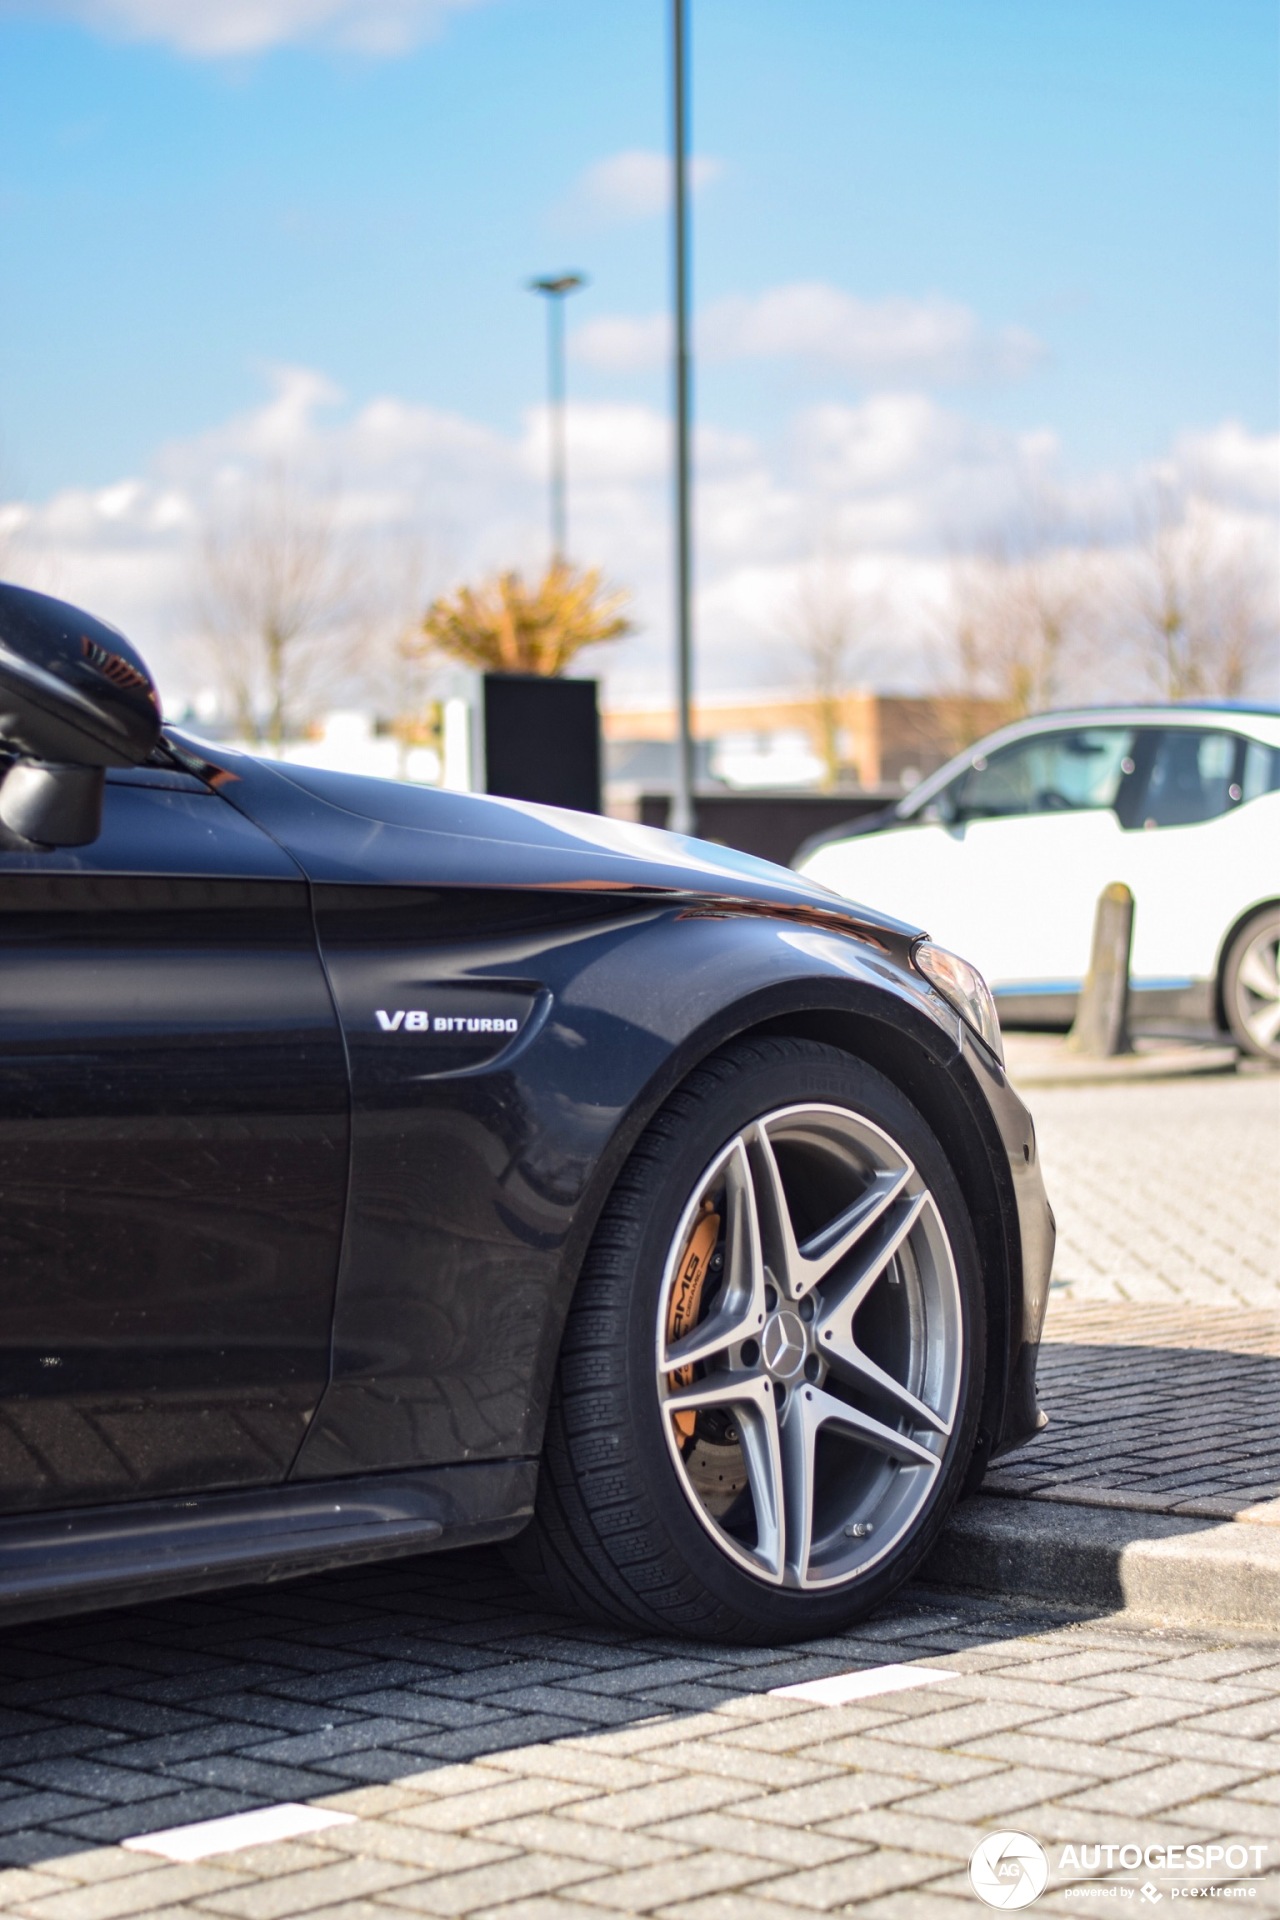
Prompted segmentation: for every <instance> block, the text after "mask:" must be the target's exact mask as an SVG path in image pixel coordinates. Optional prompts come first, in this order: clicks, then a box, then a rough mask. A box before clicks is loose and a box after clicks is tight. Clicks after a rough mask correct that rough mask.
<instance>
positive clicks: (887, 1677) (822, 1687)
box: [769, 1664, 960, 1707]
mask: <svg viewBox="0 0 1280 1920" xmlns="http://www.w3.org/2000/svg"><path fill="white" fill-rule="evenodd" d="M959 1678H960V1675H959V1674H958V1673H956V1672H955V1671H954V1669H952V1668H950V1667H907V1666H901V1665H896V1664H895V1665H891V1666H887V1667H860V1668H859V1669H858V1671H857V1672H856V1673H829V1674H828V1675H827V1677H826V1679H825V1680H799V1681H797V1682H796V1684H795V1686H793V1687H770V1689H769V1691H770V1693H771V1694H774V1695H776V1696H777V1697H778V1698H779V1699H782V1700H812V1701H814V1702H815V1703H816V1704H817V1705H818V1706H820V1707H842V1706H844V1704H845V1702H846V1701H848V1700H870V1699H873V1698H874V1696H875V1695H876V1694H877V1693H901V1692H902V1690H903V1689H904V1688H905V1687H931V1686H932V1685H933V1683H934V1681H935V1680H958V1679H959Z"/></svg>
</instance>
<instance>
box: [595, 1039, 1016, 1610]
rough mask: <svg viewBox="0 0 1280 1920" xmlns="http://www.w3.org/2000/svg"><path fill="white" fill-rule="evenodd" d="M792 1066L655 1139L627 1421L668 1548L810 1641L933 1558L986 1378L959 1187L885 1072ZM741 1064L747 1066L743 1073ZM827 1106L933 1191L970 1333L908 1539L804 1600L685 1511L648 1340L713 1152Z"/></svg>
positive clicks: (744, 1077)
mask: <svg viewBox="0 0 1280 1920" xmlns="http://www.w3.org/2000/svg"><path fill="white" fill-rule="evenodd" d="M805 1055H806V1056H807V1057H794V1056H793V1057H791V1058H788V1059H785V1060H777V1061H776V1062H771V1063H768V1064H766V1063H765V1062H763V1061H759V1062H758V1063H756V1064H755V1065H754V1067H748V1068H747V1069H746V1070H745V1071H742V1072H740V1073H738V1074H736V1075H735V1076H734V1077H733V1079H731V1080H730V1081H728V1083H727V1084H722V1085H721V1086H719V1087H717V1088H716V1089H715V1090H714V1091H713V1092H711V1093H710V1094H709V1095H708V1097H706V1098H704V1099H702V1100H700V1101H699V1102H698V1105H697V1107H696V1108H695V1109H694V1111H693V1114H692V1116H686V1121H687V1123H686V1125H685V1126H683V1127H681V1128H678V1129H675V1130H673V1131H672V1132H671V1133H669V1134H668V1135H667V1136H666V1137H665V1138H664V1141H663V1149H662V1151H661V1152H660V1153H659V1154H658V1155H657V1156H655V1160H654V1162H653V1164H652V1174H653V1188H652V1191H651V1196H650V1198H651V1204H650V1206H649V1207H648V1209H647V1212H646V1214H645V1217H644V1222H643V1226H642V1227H641V1230H640V1233H639V1236H638V1239H637V1242H636V1245H635V1249H634V1263H633V1267H632V1289H631V1297H630V1300H629V1303H628V1323H629V1324H628V1341H627V1346H628V1355H627V1370H626V1392H627V1399H628V1403H629V1404H628V1406H627V1408H626V1410H625V1417H626V1418H627V1419H628V1420H629V1422H630V1424H631V1430H632V1431H633V1432H634V1433H635V1434H636V1437H637V1442H638V1446H637V1459H638V1461H639V1463H640V1471H641V1474H642V1476H643V1478H644V1480H645V1482H646V1485H645V1489H644V1490H645V1493H646V1494H647V1495H648V1501H649V1502H650V1503H651V1504H652V1507H653V1509H654V1511H655V1513H656V1514H657V1516H658V1517H659V1525H660V1526H661V1527H662V1528H663V1529H664V1531H665V1532H666V1533H667V1534H668V1536H669V1538H670V1543H671V1546H672V1548H673V1549H674V1550H675V1552H676V1553H677V1554H678V1556H679V1557H680V1559H681V1560H682V1561H683V1562H684V1563H685V1564H686V1565H687V1566H688V1567H689V1570H690V1572H691V1573H693V1574H694V1576H695V1577H696V1578H697V1580H698V1581H699V1582H700V1583H701V1584H702V1585H703V1586H704V1587H705V1588H706V1589H707V1591H708V1592H709V1593H710V1594H712V1595H714V1596H715V1598H716V1599H717V1600H718V1601H720V1602H721V1604H722V1605H723V1606H724V1607H726V1608H729V1609H732V1610H733V1611H735V1612H738V1613H742V1614H745V1615H748V1616H750V1617H751V1618H753V1619H754V1620H756V1621H757V1622H759V1623H760V1624H761V1625H764V1626H767V1627H769V1628H771V1629H773V1630H776V1631H777V1632H778V1633H779V1634H781V1635H786V1634H788V1633H791V1634H794V1633H795V1632H796V1631H797V1630H801V1631H803V1630H805V1629H806V1628H808V1629H811V1630H812V1631H813V1632H814V1633H820V1632H823V1631H825V1630H827V1629H828V1628H829V1627H830V1626H832V1625H834V1624H838V1623H841V1622H844V1621H846V1620H848V1619H849V1618H850V1617H851V1616H852V1615H853V1614H854V1613H859V1614H860V1613H863V1612H865V1611H867V1610H868V1609H869V1608H870V1607H872V1606H874V1605H875V1604H876V1603H877V1602H878V1601H879V1600H881V1599H883V1598H884V1597H885V1595H886V1594H888V1593H889V1592H891V1591H892V1590H893V1589H894V1588H895V1587H897V1586H898V1585H900V1584H901V1582H902V1581H903V1580H904V1579H906V1578H908V1577H909V1576H910V1574H911V1573H912V1572H913V1571H914V1570H915V1569H916V1568H917V1567H918V1565H919V1564H920V1561H921V1560H922V1559H923V1558H924V1556H925V1554H926V1553H927V1552H928V1549H929V1547H930V1546H931V1545H932V1543H933V1540H934V1539H935V1538H936V1536H937V1533H938V1532H939V1531H940V1529H941V1526H942V1524H943V1521H944V1520H945V1518H946V1515H947V1513H948V1512H949V1510H950V1507H951V1505H952V1502H953V1499H954V1497H955V1495H956V1494H957V1493H958V1491H959V1489H960V1487H961V1485H962V1483H963V1480H964V1476H965V1473H966V1470H967V1468H968V1464H969V1458H970V1455H971V1453H972V1450H973V1442H974V1438H975V1435H976V1431H977V1421H978V1410H979V1405H980V1401H981V1394H982V1382H983V1375H984V1371H985V1367H984V1361H985V1312H984V1302H983V1294H982V1285H981V1278H980V1273H979V1266H978V1259H977V1253H976V1249H975V1246H974V1240H973V1232H972V1228H971V1226H970V1224H969V1216H968V1210H967V1208H966V1206H965V1204H964V1200H963V1198H962V1196H961V1193H960V1189H959V1185H958V1183H957V1181H956V1179H955V1175H954V1173H953V1172H952V1169H951V1166H950V1163H949V1162H948V1160H947V1159H946V1156H945V1154H944V1153H943V1151H942V1148H941V1147H940V1145H939V1144H938V1142H937V1140H936V1138H935V1137H934V1135H933V1133H932V1132H931V1130H930V1129H929V1127H928V1125H927V1123H926V1122H925V1121H924V1120H923V1119H922V1117H921V1116H920V1114H919V1113H918V1112H917V1110H916V1109H915V1107H913V1106H912V1105H911V1103H910V1102H909V1101H908V1100H907V1099H906V1098H905V1096H904V1095H903V1094H901V1093H900V1092H899V1091H898V1089H897V1088H896V1087H894V1086H893V1085H892V1084H891V1083H890V1082H889V1081H888V1080H886V1079H885V1078H884V1077H883V1076H882V1075H881V1074H879V1073H877V1072H875V1071H874V1070H873V1069H872V1068H869V1067H866V1066H864V1065H862V1064H861V1063H860V1062H858V1061H856V1060H853V1059H851V1058H849V1057H848V1056H847V1055H843V1054H841V1053H839V1052H838V1051H837V1050H836V1049H835V1048H832V1047H827V1046H824V1045H821V1044H820V1043H817V1042H808V1043H805ZM744 1064H745V1063H744ZM804 1102H825V1103H829V1104H831V1105H833V1106H840V1107H845V1108H847V1109H848V1110H849V1111H850V1112H853V1113H856V1114H857V1115H859V1116H860V1117H862V1118H864V1119H868V1120H871V1121H873V1122H874V1123H875V1124H876V1125H877V1126H880V1127H882V1128H883V1129H884V1131H885V1132H886V1133H888V1134H889V1135H890V1137H891V1138H892V1139H894V1140H895V1141H896V1142H897V1143H898V1144H899V1145H900V1146H902V1147H903V1148H905V1150H906V1151H907V1153H908V1154H910V1156H911V1158H912V1159H913V1160H914V1161H915V1163H916V1166H917V1168H918V1170H919V1172H920V1174H921V1176H922V1177H923V1179H924V1181H925V1183H926V1185H927V1186H928V1187H929V1189H930V1192H931V1193H932V1195H933V1198H934V1200H935V1201H936V1203H937V1205H938V1209H939V1212H940V1214H941V1216H942V1220H943V1225H944V1227H945V1229H946V1232H947V1236H948V1239H949V1240H950V1243H951V1248H952V1253H953V1256H954V1259H955V1263H956V1272H957V1276H958V1279H959V1284H960V1299H961V1323H962V1326H963V1328H964V1332H965V1351H964V1355H963V1359H962V1370H961V1381H960V1393H959V1399H958V1408H959V1412H958V1416H957V1422H956V1429H955V1436H954V1440H953V1444H952V1447H951V1450H950V1453H949V1455H948V1457H947V1459H946V1462H945V1464H944V1466H943V1468H942V1471H941V1472H940V1473H939V1474H938V1475H937V1478H936V1480H935V1483H934V1486H933V1488H932V1489H931V1491H930V1494H929V1498H928V1500H927V1502H926V1504H925V1506H924V1507H923V1509H922V1510H921V1512H920V1513H919V1514H918V1515H917V1517H916V1520H915V1522H914V1524H913V1525H912V1527H911V1529H910V1530H909V1532H908V1533H907V1535H906V1536H905V1537H904V1538H903V1539H902V1540H901V1541H900V1542H899V1543H898V1544H897V1546H896V1547H894V1548H893V1549H892V1550H891V1551H890V1552H889V1554H888V1555H887V1556H886V1558H885V1559H884V1561H883V1562H880V1563H878V1564H877V1565H876V1566H875V1567H874V1568H872V1569H871V1570H869V1571H868V1572H867V1573H866V1574H865V1575H862V1576H855V1577H854V1578H853V1579H851V1580H849V1581H847V1582H845V1583H843V1584H842V1585H840V1586H838V1587H829V1588H823V1589H818V1590H810V1591H807V1592H797V1591H796V1590H795V1589H785V1588H778V1587H775V1586H772V1585H770V1584H768V1583H767V1582H765V1581H762V1580H757V1579H754V1578H753V1577H752V1576H751V1575H750V1574H749V1573H747V1572H746V1571H745V1570H744V1569H742V1568H740V1567H738V1566H736V1565H735V1564H734V1562H733V1561H731V1560H730V1559H729V1558H728V1557H727V1555H725V1554H724V1553H723V1552H721V1551H720V1550H719V1549H718V1548H717V1546H716V1544H715V1542H714V1540H713V1539H712V1537H711V1536H710V1535H709V1533H708V1531H707V1529H706V1527H705V1526H704V1525H703V1523H702V1522H701V1521H700V1520H699V1519H698V1517H697V1516H696V1514H695V1513H694V1512H693V1509H692V1507H691V1506H690V1503H689V1498H688V1495H687V1494H686V1492H685V1489H684V1486H683V1484H682V1481H681V1479H680V1476H679V1473H678V1470H677V1468H676V1466H675V1463H674V1461H673V1460H672V1458H671V1453H670V1449H669V1447H668V1444H667V1439H666V1434H665V1431H664V1416H663V1413H662V1407H661V1401H660V1398H659V1395H658V1392H657V1386H656V1365H655V1336H656V1327H657V1317H658V1308H659V1302H660V1298H661V1292H662V1282H663V1277H664V1274H665V1271H666V1265H667V1260H668V1256H669V1254H670V1250H671V1244H672V1241H673V1239H674V1237H675V1234H676V1231H677V1229H678V1227H679V1224H680V1220H681V1216H682V1215H683V1213H684V1210H685V1208H686V1206H687V1205H688V1202H689V1199H690V1196H691V1195H692V1194H693V1193H694V1192H695V1191H696V1189H697V1187H698V1185H699V1184H700V1182H701V1180H702V1178H703V1176H704V1173H705V1171H706V1169H707V1168H708V1167H709V1166H710V1164H711V1162H712V1161H713V1160H714V1159H715V1157H716V1155H717V1154H718V1153H719V1152H720V1150H721V1149H722V1148H723V1147H724V1146H725V1145H726V1144H727V1143H728V1141H729V1140H731V1139H732V1138H733V1137H734V1135H735V1134H736V1133H738V1132H740V1131H741V1129H742V1128H743V1127H744V1126H746V1125H747V1124H748V1123H749V1122H750V1121H752V1120H754V1119H756V1118H758V1117H759V1116H760V1115H762V1114H766V1113H769V1112H772V1111H775V1110H776V1109H778V1108H780V1107H786V1106H790V1105H796V1104H801V1103H804Z"/></svg>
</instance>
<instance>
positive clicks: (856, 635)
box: [782, 554, 878, 788]
mask: <svg viewBox="0 0 1280 1920" xmlns="http://www.w3.org/2000/svg"><path fill="white" fill-rule="evenodd" d="M877 617H878V613H877V608H876V606H875V604H874V602H873V601H872V600H871V599H870V598H869V597H868V596H867V595H866V594H864V593H860V592H859V591H858V590H857V588H855V586H854V583H853V578H852V572H851V568H850V565H849V563H848V561H847V560H845V561H842V560H839V559H837V558H836V557H835V556H834V555H831V554H823V555H821V556H819V557H818V558H816V559H814V560H812V561H810V562H809V564H808V565H807V566H806V567H805V568H804V570H803V572H802V573H801V576H800V580H799V584H798V585H797V587H796V590H795V593H794V595H793V596H792V599H791V601H790V603H789V604H788V605H787V606H786V607H785V608H784V611H783V616H782V628H783V633H784V635H785V640H786V646H787V654H788V661H789V664H790V665H791V666H792V667H793V668H794V664H795V661H796V659H797V658H798V659H799V661H800V663H801V665H802V668H803V672H804V678H805V681H806V684H807V686H808V688H809V690H810V694H811V697H812V700H813V709H814V717H815V719H816V721H817V730H818V752H819V755H820V757H821V760H822V766H823V774H822V784H823V786H824V787H826V788H831V787H834V786H836V785H837V784H838V782H839V780H840V778H841V775H842V774H846V773H847V772H848V771H849V769H848V767H847V765H846V760H847V754H846V751H845V747H844V741H843V732H844V727H843V706H844V701H845V697H846V695H847V694H849V693H850V692H851V690H852V688H853V687H854V685H855V683H856V682H857V681H858V680H859V679H860V678H861V679H865V678H866V677H867V674H868V670H869V668H870V665H871V660H870V655H869V647H868V640H869V635H870V633H871V632H872V630H873V629H874V626H875V623H876V620H877Z"/></svg>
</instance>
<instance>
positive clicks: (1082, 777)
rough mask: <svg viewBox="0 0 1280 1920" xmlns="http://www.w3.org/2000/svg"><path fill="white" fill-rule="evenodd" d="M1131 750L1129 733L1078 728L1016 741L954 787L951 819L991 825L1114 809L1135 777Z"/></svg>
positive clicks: (972, 769) (980, 759) (980, 761)
mask: <svg viewBox="0 0 1280 1920" xmlns="http://www.w3.org/2000/svg"><path fill="white" fill-rule="evenodd" d="M1133 746H1134V729H1133V728H1132V727H1076V728H1072V729H1071V731H1070V732H1063V733H1045V734H1040V735H1038V736H1037V737H1036V738H1034V739H1031V740H1018V741H1015V742H1014V743H1013V744H1012V745H1011V746H1008V747H1000V748H998V749H997V750H996V752H995V753H993V754H991V755H989V756H979V757H978V758H977V759H976V760H975V761H974V762H973V765H972V766H971V767H970V769H969V771H968V772H967V773H965V774H963V775H962V776H961V778H960V779H959V780H958V781H955V782H953V784H952V787H951V789H950V791H951V792H953V793H954V794H955V802H956V804H955V816H954V817H955V818H956V819H958V820H991V819H1001V818H1004V817H1007V816H1009V815H1012V814H1027V813H1076V812H1079V811H1081V810H1083V809H1087V808H1102V807H1112V806H1114V805H1115V801H1116V795H1117V793H1118V792H1119V790H1120V783H1121V781H1122V780H1124V779H1125V778H1126V776H1127V775H1129V774H1131V773H1132V772H1133V766H1134V762H1133Z"/></svg>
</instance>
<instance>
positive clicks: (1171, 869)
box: [1129, 726, 1277, 988]
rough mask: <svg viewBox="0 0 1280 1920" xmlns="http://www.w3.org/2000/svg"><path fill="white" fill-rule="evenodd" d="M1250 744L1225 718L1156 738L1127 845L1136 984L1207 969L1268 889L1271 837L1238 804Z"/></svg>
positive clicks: (1162, 982)
mask: <svg viewBox="0 0 1280 1920" xmlns="http://www.w3.org/2000/svg"><path fill="white" fill-rule="evenodd" d="M1246 748H1247V743H1246V742H1245V741H1244V740H1243V739H1241V738H1240V736H1239V735H1238V734H1235V733H1231V732H1228V731H1227V730H1226V729H1225V728H1223V727H1194V726H1182V727H1166V728H1163V729H1162V730H1161V731H1160V732H1159V733H1158V735H1157V736H1156V738H1155V750H1154V754H1153V756H1152V761H1151V768H1150V773H1149V776H1148V778H1147V780H1146V782H1145V785H1144V788H1143V791H1142V795H1141V800H1140V804H1139V806H1138V808H1137V809H1136V813H1135V817H1134V822H1133V824H1134V828H1135V831H1134V832H1133V834H1132V835H1131V836H1130V839H1131V843H1132V844H1131V846H1130V848H1129V854H1130V874H1131V878H1130V885H1131V886H1132V888H1133V895H1134V922H1133V984H1134V986H1135V987H1139V988H1174V987H1182V986H1186V985H1188V984H1190V983H1191V982H1194V981H1197V980H1207V979H1211V978H1212V977H1213V974H1214V970H1215V967H1216V965H1217V957H1218V950H1219V947H1220V945H1221V942H1222V940H1223V938H1224V937H1225V935H1226V933H1227V931H1228V929H1229V928H1230V927H1231V926H1232V925H1234V923H1235V921H1236V919H1237V917H1238V916H1239V914H1240V913H1242V912H1243V911H1245V910H1246V909H1247V908H1248V907H1249V906H1251V905H1252V904H1254V903H1255V902H1257V901H1259V900H1261V899H1264V898H1266V896H1267V894H1268V893H1269V892H1271V891H1272V890H1273V889H1274V886H1275V873H1276V865H1277V859H1276V849H1275V846H1274V844H1273V843H1272V842H1271V840H1270V837H1269V835H1268V834H1267V832H1266V828H1265V827H1263V825H1262V816H1261V815H1260V814H1259V813H1258V811H1257V810H1256V809H1252V810H1251V809H1249V808H1245V807H1242V802H1243V800H1244V797H1245V793H1246V790H1248V781H1249V773H1248V772H1247V770H1246V762H1247V760H1248V755H1247V751H1246ZM1264 751H1265V750H1264ZM1255 757H1256V756H1255ZM1255 784H1256V779H1255ZM1260 827H1262V835H1261V837H1260V835H1259V832H1258V829H1259V828H1260Z"/></svg>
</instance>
